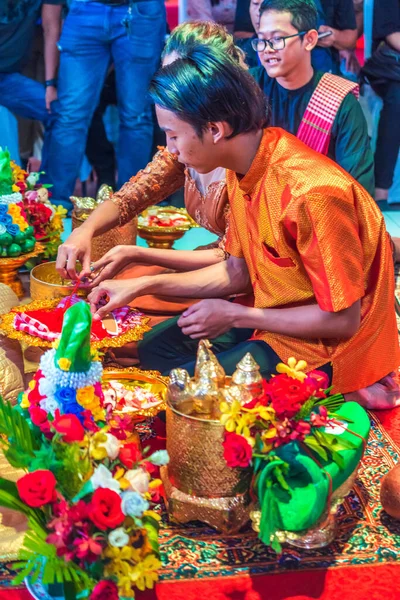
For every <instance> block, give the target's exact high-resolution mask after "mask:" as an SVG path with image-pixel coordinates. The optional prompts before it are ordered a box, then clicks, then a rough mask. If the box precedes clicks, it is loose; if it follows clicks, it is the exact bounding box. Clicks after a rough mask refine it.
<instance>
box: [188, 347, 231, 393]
mask: <svg viewBox="0 0 400 600" xmlns="http://www.w3.org/2000/svg"><path fill="white" fill-rule="evenodd" d="M211 346H212V344H211V342H210V341H209V340H200V342H199V348H198V350H197V360H196V368H195V378H196V379H200V378H202V377H203V378H204V377H206V378H207V379H212V380H214V381H215V382H216V384H217V385H218V386H220V387H222V386H223V385H224V384H225V371H224V369H223V367H222V366H221V365H220V364H219V362H218V360H217V357H216V356H215V354H214V353H213V352H212V350H211Z"/></svg>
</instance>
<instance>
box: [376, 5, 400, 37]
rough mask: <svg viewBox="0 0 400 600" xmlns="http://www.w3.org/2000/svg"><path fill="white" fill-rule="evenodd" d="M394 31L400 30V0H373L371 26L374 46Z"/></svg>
mask: <svg viewBox="0 0 400 600" xmlns="http://www.w3.org/2000/svg"><path fill="white" fill-rule="evenodd" d="M396 31H400V0H375V2H374V19H373V26H372V37H373V41H374V45H375V47H376V46H377V45H378V44H379V42H381V41H382V40H384V39H385V38H386V36H388V35H390V34H391V33H396Z"/></svg>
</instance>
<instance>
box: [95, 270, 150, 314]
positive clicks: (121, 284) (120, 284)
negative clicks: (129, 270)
mask: <svg viewBox="0 0 400 600" xmlns="http://www.w3.org/2000/svg"><path fill="white" fill-rule="evenodd" d="M139 281H140V278H138V279H124V280H117V281H103V282H102V283H101V284H100V285H98V286H97V287H96V288H95V289H94V290H93V291H92V292H91V293H90V294H89V296H88V300H89V303H90V310H91V311H92V315H93V319H94V320H101V319H103V318H104V317H105V316H106V315H107V314H108V313H110V312H111V311H112V310H114V309H116V308H120V307H121V306H126V305H127V304H129V303H130V302H132V300H133V299H134V298H136V296H137V295H138V289H139V286H138V282H139ZM102 299H105V300H106V302H107V303H106V304H105V305H104V306H101V307H100V308H97V305H98V303H99V302H100V300H102Z"/></svg>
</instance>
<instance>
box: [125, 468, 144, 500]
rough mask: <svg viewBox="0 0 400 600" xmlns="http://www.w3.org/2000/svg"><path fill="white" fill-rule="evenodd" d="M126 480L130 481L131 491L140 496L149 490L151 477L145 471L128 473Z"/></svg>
mask: <svg viewBox="0 0 400 600" xmlns="http://www.w3.org/2000/svg"><path fill="white" fill-rule="evenodd" d="M124 478H125V479H127V480H128V481H129V484H130V489H132V490H133V491H134V492H139V494H144V493H145V492H147V490H148V489H149V483H150V475H149V474H148V472H147V471H144V470H143V469H132V470H130V471H127V472H126V473H125V475H124Z"/></svg>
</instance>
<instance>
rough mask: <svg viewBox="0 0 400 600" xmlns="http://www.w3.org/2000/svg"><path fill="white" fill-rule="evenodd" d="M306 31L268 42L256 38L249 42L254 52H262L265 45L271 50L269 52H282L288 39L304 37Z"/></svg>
mask: <svg viewBox="0 0 400 600" xmlns="http://www.w3.org/2000/svg"><path fill="white" fill-rule="evenodd" d="M306 33H307V31H300V32H299V33H294V34H293V35H285V36H284V37H274V38H271V39H270V40H261V39H259V38H256V39H254V40H251V47H252V48H253V50H255V51H256V52H263V50H265V48H266V47H267V45H268V46H269V47H270V48H271V50H283V49H284V47H285V45H286V40H288V39H289V38H294V37H299V36H301V35H305V34H306Z"/></svg>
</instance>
